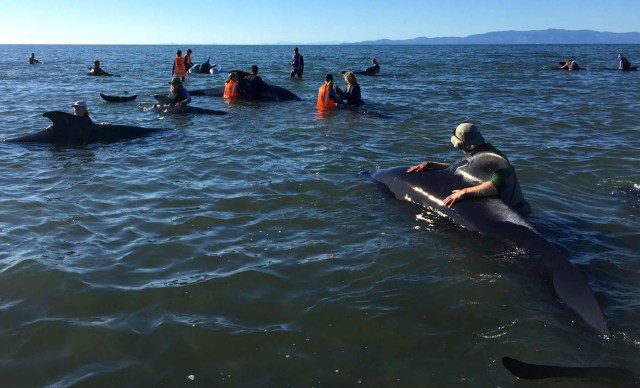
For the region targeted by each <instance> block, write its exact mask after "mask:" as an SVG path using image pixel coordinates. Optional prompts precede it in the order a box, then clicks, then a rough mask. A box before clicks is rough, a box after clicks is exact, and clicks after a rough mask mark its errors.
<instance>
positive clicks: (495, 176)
mask: <svg viewBox="0 0 640 388" xmlns="http://www.w3.org/2000/svg"><path fill="white" fill-rule="evenodd" d="M451 144H453V146H454V147H455V148H458V149H461V150H462V151H463V152H464V153H465V154H467V155H478V154H481V153H493V154H496V155H498V156H499V157H500V158H501V159H502V163H501V164H502V165H501V166H495V167H492V168H495V170H494V171H493V173H492V174H491V179H490V180H488V181H485V182H482V183H480V184H477V185H475V186H471V187H465V188H460V189H456V190H453V191H452V192H451V194H449V195H448V196H447V197H446V198H444V199H443V204H444V205H445V206H447V207H452V206H453V205H455V204H456V203H457V202H458V201H461V200H463V199H465V198H467V197H487V196H494V195H499V196H500V197H501V198H502V200H503V201H504V202H505V203H506V204H507V205H509V206H510V207H511V208H513V209H514V210H516V211H517V212H519V213H520V214H522V215H526V214H528V213H529V212H530V210H531V209H530V207H529V204H528V203H527V201H526V200H525V199H524V196H523V194H522V190H521V189H520V182H519V181H518V177H517V176H516V172H515V169H514V168H513V166H512V165H511V163H510V162H509V159H507V157H506V156H505V155H504V154H503V153H502V152H501V151H500V150H498V149H497V148H495V147H494V146H492V145H491V144H490V143H487V142H486V141H485V140H484V137H483V136H482V134H481V133H480V131H479V130H478V128H477V127H476V126H475V125H473V124H470V123H462V124H460V125H458V127H457V128H456V129H455V130H454V131H453V135H452V136H451ZM479 160H482V159H479ZM449 166H450V163H443V162H430V161H428V162H423V163H420V164H418V165H415V166H412V167H410V168H409V169H407V173H409V174H413V173H420V172H423V171H427V170H441V169H445V168H448V167H449Z"/></svg>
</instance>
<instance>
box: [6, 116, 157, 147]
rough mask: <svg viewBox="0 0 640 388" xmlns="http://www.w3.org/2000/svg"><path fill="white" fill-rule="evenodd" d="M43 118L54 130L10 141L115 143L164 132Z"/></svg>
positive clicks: (66, 143)
mask: <svg viewBox="0 0 640 388" xmlns="http://www.w3.org/2000/svg"><path fill="white" fill-rule="evenodd" d="M43 116H44V117H47V118H48V119H50V120H51V121H52V122H53V125H52V126H51V127H49V128H47V129H45V130H42V131H40V132H36V133H33V134H30V135H25V136H21V137H17V138H14V139H9V140H7V141H8V142H16V143H41V144H55V145H82V144H91V143H113V142H117V141H120V140H128V139H135V138H138V137H142V136H146V135H149V134H151V133H153V132H156V131H159V130H161V128H143V127H134V126H130V125H113V124H87V122H86V121H85V120H83V119H81V118H80V117H78V116H75V115H72V114H70V113H66V112H57V111H53V112H46V113H44V114H43Z"/></svg>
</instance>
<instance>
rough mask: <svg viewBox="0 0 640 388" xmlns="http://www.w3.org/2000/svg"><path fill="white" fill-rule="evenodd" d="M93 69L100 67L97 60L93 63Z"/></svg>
mask: <svg viewBox="0 0 640 388" xmlns="http://www.w3.org/2000/svg"><path fill="white" fill-rule="evenodd" d="M93 67H100V61H99V60H97V59H96V60H95V61H93Z"/></svg>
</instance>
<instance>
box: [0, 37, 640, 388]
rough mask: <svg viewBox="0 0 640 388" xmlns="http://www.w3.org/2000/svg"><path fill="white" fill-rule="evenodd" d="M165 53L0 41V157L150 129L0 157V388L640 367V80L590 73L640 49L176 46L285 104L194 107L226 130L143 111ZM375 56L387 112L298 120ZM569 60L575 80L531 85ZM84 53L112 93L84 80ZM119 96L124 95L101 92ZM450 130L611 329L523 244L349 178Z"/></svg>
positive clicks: (499, 382)
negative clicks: (516, 365) (43, 142)
mask: <svg viewBox="0 0 640 388" xmlns="http://www.w3.org/2000/svg"><path fill="white" fill-rule="evenodd" d="M177 48H178V47H174V46H0V90H1V91H2V93H0V139H1V140H5V139H9V138H12V137H15V136H19V135H23V134H27V133H31V132H34V131H37V130H41V129H43V128H45V127H46V126H47V125H49V123H50V122H49V121H48V120H47V119H46V118H44V117H42V113H44V112H46V111H50V110H63V111H68V112H71V108H70V107H69V105H70V104H71V103H72V102H73V101H75V100H79V99H84V100H86V101H87V102H88V104H89V108H90V111H91V115H92V118H93V120H94V121H96V122H110V123H114V124H128V125H138V126H148V127H151V126H161V127H163V128H167V129H170V130H168V131H166V132H161V133H156V134H154V135H152V136H150V137H147V138H143V139H137V140H133V141H127V142H121V143H116V144H110V145H89V146H80V147H62V148H56V147H49V146H23V145H19V144H12V143H3V142H0V152H1V154H2V157H1V158H0V180H1V181H0V187H1V188H2V189H1V190H2V195H1V196H0V204H1V213H0V214H1V216H0V231H1V235H2V240H0V241H1V243H0V247H1V250H0V357H1V360H0V361H1V362H0V381H1V382H2V383H1V385H3V386H12V387H20V386H69V385H78V386H91V387H95V386H105V387H117V386H180V387H191V386H193V387H213V386H232V387H235V386H238V387H257V386H270V387H285V386H292V387H350V386H366V387H390V386H397V387H418V386H434V387H436V386H469V387H476V386H511V385H514V384H516V381H517V380H516V378H515V377H513V376H512V375H510V374H509V372H508V371H506V370H505V369H504V368H503V367H502V365H501V363H500V359H501V357H502V356H504V355H509V356H512V357H516V358H519V359H522V360H525V361H528V362H533V363H545V364H562V365H576V366H577V365H609V366H623V367H625V368H628V369H631V370H633V371H635V372H636V373H640V260H639V256H640V255H639V252H640V120H639V119H638V113H639V112H640V72H630V73H619V72H616V71H607V70H605V68H607V67H616V66H617V59H616V55H617V52H618V51H620V50H621V51H624V52H625V53H626V54H627V56H628V57H629V58H630V60H631V61H632V62H634V64H637V63H638V62H640V47H639V46H622V47H619V46H604V45H593V46H406V47H397V46H357V47H352V46H300V52H301V53H302V54H303V55H304V56H305V64H306V69H305V73H304V78H303V79H302V80H298V79H295V80H291V79H290V78H289V67H288V61H289V57H290V55H291V53H292V49H293V47H289V46H192V47H190V48H192V49H193V51H194V53H193V59H194V62H196V63H199V62H203V61H204V60H205V59H206V58H207V57H208V56H211V63H218V64H221V65H222V67H223V69H225V70H229V69H233V68H238V69H248V68H249V67H250V66H251V65H252V64H254V63H255V64H258V65H259V66H260V73H261V75H262V76H263V79H264V80H265V81H267V82H268V83H271V84H274V85H278V86H282V87H285V88H287V89H289V90H291V91H293V92H294V93H296V94H298V95H299V96H300V97H301V98H302V99H303V100H302V101H298V102H283V103H247V102H241V103H237V104H232V105H226V104H225V103H224V101H223V100H222V99H221V98H211V97H194V99H193V102H192V105H194V106H200V107H205V108H211V109H219V110H225V111H228V112H229V114H228V115H226V116H205V115H193V116H184V117H166V118H159V117H158V116H157V115H156V114H154V113H152V112H150V111H148V110H147V109H146V108H148V107H149V106H150V105H151V104H152V103H153V102H154V100H153V98H152V97H151V96H152V95H154V94H156V93H165V92H167V91H168V84H167V81H168V80H169V79H170V76H171V73H170V71H171V58H172V57H173V54H174V53H175V50H176V49H177ZM180 48H181V49H182V50H183V51H185V50H186V49H187V48H189V47H188V46H184V47H180ZM31 52H35V53H36V58H38V59H40V60H42V61H43V62H44V64H41V65H37V66H30V65H28V64H27V57H28V56H29V54H30V53H31ZM372 56H375V57H377V58H378V60H379V62H380V65H381V68H382V75H381V76H379V77H364V76H360V77H359V79H358V80H359V82H360V84H361V87H362V91H363V98H364V99H365V100H366V101H367V106H368V109H369V110H370V111H371V112H374V113H380V114H381V115H376V114H355V113H353V112H348V111H336V112H331V113H329V114H325V115H318V114H317V112H316V109H315V99H316V94H317V88H318V87H319V86H320V84H321V83H322V80H323V77H324V74H325V73H327V72H333V73H334V75H336V80H337V82H336V83H337V84H338V85H340V86H342V80H341V77H339V72H340V70H346V69H363V68H365V67H366V66H368V65H369V60H370V58H371V57H372ZM568 57H573V58H574V59H576V61H577V62H578V63H579V64H580V65H581V66H582V67H585V68H587V70H585V71H580V72H561V71H553V70H551V68H552V67H554V66H555V64H556V63H557V62H558V61H561V60H565V59H566V58H568ZM96 58H97V59H100V60H101V62H102V66H103V68H104V69H105V70H107V71H109V72H111V73H113V74H119V75H121V77H88V76H86V75H85V74H86V72H87V70H88V68H89V67H90V66H91V64H92V61H93V59H96ZM225 76H226V74H217V75H193V76H190V77H189V78H188V81H187V88H188V89H201V88H209V87H216V86H221V85H222V83H223V80H224V79H225ZM124 91H128V92H129V93H130V94H134V93H135V94H138V98H137V100H136V101H135V102H133V103H125V104H113V103H107V102H104V101H102V100H101V99H100V96H99V93H105V94H119V95H122V94H123V93H124ZM382 115H386V116H388V117H387V118H384V117H381V116H382ZM464 121H471V122H474V123H476V124H477V125H478V126H479V128H480V129H481V130H482V132H483V134H484V135H485V138H487V139H488V140H489V141H490V142H491V143H493V144H494V145H496V146H497V147H499V148H500V149H502V150H503V151H504V152H505V153H506V154H507V155H508V156H509V157H510V159H511V161H512V163H513V164H514V165H515V166H516V169H517V171H518V174H519V177H520V181H521V184H522V187H523V191H524V193H525V196H526V197H527V199H528V200H529V202H530V203H531V205H532V208H533V214H532V215H531V217H530V221H531V223H532V224H533V225H534V226H535V227H536V228H537V229H538V230H539V231H540V232H541V233H542V234H543V235H544V236H545V237H546V238H547V239H548V240H549V241H550V242H551V243H552V244H554V245H555V246H557V247H558V248H559V249H560V250H562V251H563V252H565V253H566V254H567V256H568V257H569V258H570V260H571V261H572V262H573V263H574V264H575V265H576V266H578V267H579V268H580V270H581V271H582V272H583V273H584V275H585V278H586V279H587V281H588V282H589V284H590V285H591V287H592V289H593V290H594V292H595V294H596V297H597V299H598V300H599V302H600V303H601V306H602V308H603V311H604V313H605V316H606V318H607V322H608V324H609V327H610V330H611V336H610V337H608V338H602V337H599V336H597V335H596V334H594V333H593V332H592V331H591V330H590V329H589V328H588V327H587V326H586V325H585V324H583V323H582V322H581V321H580V320H578V319H576V316H575V315H574V314H573V313H572V312H571V311H570V310H569V309H567V308H566V307H565V306H563V305H561V304H560V303H559V302H558V301H557V300H556V298H555V296H554V294H553V292H552V288H551V285H550V283H549V281H548V278H547V276H546V275H545V274H544V273H543V272H542V271H540V270H539V269H538V268H537V266H536V265H535V263H534V262H533V261H532V260H530V259H528V255H527V253H526V252H522V251H520V250H518V249H516V248H514V247H511V246H508V245H505V244H504V243H502V242H500V241H496V240H492V239H488V238H485V237H483V236H481V235H478V234H476V233H471V232H469V231H467V230H465V229H463V228H462V227H460V226H457V225H455V224H453V223H452V222H451V221H449V220H447V219H445V218H442V217H440V216H437V215H434V214H432V213H429V212H427V211H424V210H423V209H421V208H417V207H415V206H412V205H410V204H408V203H405V202H400V201H398V200H396V199H394V198H393V197H392V196H391V195H390V194H389V193H388V191H387V190H386V189H385V188H384V187H381V186H380V185H378V184H376V183H375V182H374V181H372V179H371V178H370V177H369V176H368V175H367V173H366V171H368V170H371V169H375V168H379V167H392V166H398V165H409V164H415V163H418V162H421V161H424V160H438V161H452V160H454V159H455V158H457V157H459V156H460V153H459V151H458V150H455V149H454V148H453V147H452V146H451V145H450V143H449V138H450V134H451V131H452V130H453V128H454V127H455V126H456V125H457V124H459V123H461V122H464ZM525 385H526V384H525ZM569 385H571V384H569ZM585 385H588V383H585V382H584V381H583V382H579V383H575V386H585ZM563 386H564V385H563Z"/></svg>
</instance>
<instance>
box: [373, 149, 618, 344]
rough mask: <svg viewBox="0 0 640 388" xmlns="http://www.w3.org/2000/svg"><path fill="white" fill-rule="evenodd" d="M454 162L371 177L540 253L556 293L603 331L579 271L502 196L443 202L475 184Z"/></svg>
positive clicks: (467, 224) (471, 226) (380, 172)
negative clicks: (452, 203) (444, 165)
mask: <svg viewBox="0 0 640 388" xmlns="http://www.w3.org/2000/svg"><path fill="white" fill-rule="evenodd" d="M466 157H467V158H468V157H469V156H466ZM456 166H457V167H460V163H458V162H456V163H452V164H451V166H450V167H449V168H446V169H442V170H434V171H424V172H420V173H407V167H397V168H389V169H382V170H376V171H374V172H373V173H372V174H371V176H372V177H373V178H374V179H375V180H377V181H379V182H381V183H383V184H384V185H386V186H387V187H388V188H389V190H390V191H391V192H392V193H393V194H394V195H395V197H396V198H397V199H400V200H406V201H410V202H413V203H416V204H418V205H421V206H424V207H428V208H431V209H433V210H435V211H436V212H438V213H439V214H443V215H445V216H447V217H449V218H451V219H453V220H454V221H455V222H456V223H458V224H460V225H462V226H464V227H465V228H467V229H468V230H471V231H477V232H479V233H481V234H484V235H487V236H490V237H494V238H498V239H501V240H505V241H509V242H511V243H513V244H515V245H516V246H518V247H521V248H524V249H527V250H528V251H529V252H530V254H532V255H534V256H535V257H539V258H541V259H542V260H541V261H542V264H543V266H544V267H545V269H547V270H548V271H549V272H550V273H551V279H552V282H553V288H554V290H555V292H556V294H557V296H558V297H559V298H560V299H561V300H562V301H563V302H564V303H565V304H566V305H567V306H568V307H569V308H571V309H572V310H574V311H575V312H576V313H577V314H578V315H579V316H580V317H581V318H582V319H583V320H584V322H586V323H587V324H588V325H589V326H590V327H592V328H593V329H594V330H596V331H597V332H598V333H600V334H608V328H607V323H606V321H605V319H604V314H603V313H602V310H601V309H600V306H599V304H598V302H597V300H596V299H595V296H594V295H593V292H592V291H591V288H590V287H589V285H588V284H587V282H586V281H585V279H584V277H583V276H582V274H581V273H580V271H579V270H578V269H577V268H576V267H575V266H574V265H573V264H571V262H569V260H568V259H567V258H566V256H564V255H563V254H562V253H561V252H560V251H559V250H558V249H556V248H555V247H554V246H553V245H551V244H550V243H549V242H548V241H547V240H546V239H545V238H544V237H543V236H542V235H541V234H540V233H539V232H538V231H537V230H536V229H535V228H534V227H533V226H532V225H531V224H530V223H529V222H528V221H527V220H526V219H524V218H523V216H521V215H520V214H519V213H518V212H516V211H515V210H513V209H512V208H511V207H509V206H507V205H506V204H505V203H504V202H503V201H502V199H500V198H499V197H498V196H495V197H471V198H468V199H465V200H463V201H460V202H457V203H456V204H455V205H453V206H452V207H447V206H446V205H445V204H444V199H445V198H446V197H448V196H449V195H450V194H451V192H452V191H453V190H455V189H460V188H465V187H471V186H474V185H477V184H478V179H477V178H474V177H473V176H471V175H469V171H460V170H463V169H458V168H456Z"/></svg>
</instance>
